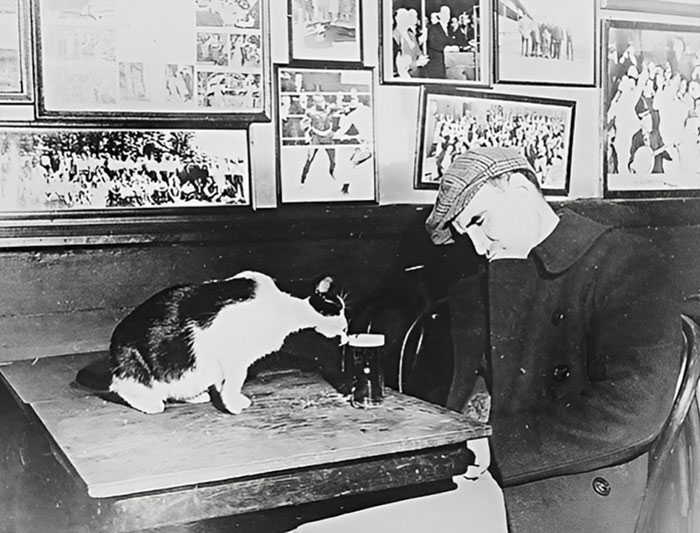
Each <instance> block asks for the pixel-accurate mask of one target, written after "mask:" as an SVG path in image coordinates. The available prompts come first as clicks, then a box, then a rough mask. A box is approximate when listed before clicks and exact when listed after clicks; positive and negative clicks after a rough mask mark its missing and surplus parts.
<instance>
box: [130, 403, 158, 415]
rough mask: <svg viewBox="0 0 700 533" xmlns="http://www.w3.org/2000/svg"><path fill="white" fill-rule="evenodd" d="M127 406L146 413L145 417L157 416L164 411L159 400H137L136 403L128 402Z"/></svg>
mask: <svg viewBox="0 0 700 533" xmlns="http://www.w3.org/2000/svg"><path fill="white" fill-rule="evenodd" d="M129 405H131V407H133V408H134V409H136V410H138V411H141V412H142V413H146V414H147V415H157V414H158V413H162V412H163V411H165V403H163V402H162V401H161V400H148V401H145V400H139V401H138V402H133V401H132V402H129Z"/></svg>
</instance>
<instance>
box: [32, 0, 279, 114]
mask: <svg viewBox="0 0 700 533" xmlns="http://www.w3.org/2000/svg"><path fill="white" fill-rule="evenodd" d="M40 6H41V16H42V18H41V20H42V23H41V28H40V31H41V38H42V47H41V50H40V57H39V59H40V61H39V65H40V66H39V69H40V74H41V79H42V84H41V92H42V97H43V98H42V103H43V106H44V108H45V109H46V110H47V111H49V112H51V111H54V112H61V111H63V112H68V113H70V112H71V111H77V112H89V111H90V112H95V111H125V112H141V111H148V112H155V113H176V114H177V113H184V114H187V113H202V112H207V113H209V112H211V113H238V112H250V113H255V112H261V111H263V109H264V107H265V102H264V96H265V95H264V94H263V89H262V85H263V78H264V76H265V69H264V61H265V60H264V56H265V54H266V52H265V50H264V43H263V31H262V29H261V17H262V11H261V9H262V8H261V5H260V0H141V1H136V0H120V1H119V2H115V1H114V0H51V1H49V0H40ZM131 12H140V13H142V15H143V16H142V17H139V18H135V17H129V16H128V15H127V14H128V13H131ZM163 13H168V24H167V25H160V26H159V25H155V26H154V25H153V24H152V23H151V21H152V20H153V19H155V18H157V17H158V16H160V15H161V14H163ZM126 21H128V22H126ZM160 50H168V54H162V53H159V51H160Z"/></svg>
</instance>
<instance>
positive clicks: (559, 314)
mask: <svg viewBox="0 0 700 533" xmlns="http://www.w3.org/2000/svg"><path fill="white" fill-rule="evenodd" d="M562 320H564V311H562V310H561V309H555V311H554V313H552V326H558V325H559V324H561V322H562Z"/></svg>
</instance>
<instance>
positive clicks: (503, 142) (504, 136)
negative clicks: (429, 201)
mask: <svg viewBox="0 0 700 533" xmlns="http://www.w3.org/2000/svg"><path fill="white" fill-rule="evenodd" d="M572 129H573V103H572V102H564V101H553V100H538V101H525V100H521V99H518V98H515V97H512V96H503V95H499V96H498V97H497V98H496V97H494V98H488V97H484V96H476V95H474V94H471V95H469V94H468V93H466V92H464V95H461V94H460V95H457V94H440V93H437V92H426V95H425V102H424V112H423V117H422V136H421V137H420V138H419V142H420V145H421V146H420V147H419V150H420V151H419V153H421V154H423V155H422V157H421V164H420V169H419V173H418V177H417V183H416V186H417V187H418V188H435V189H436V188H437V187H438V184H439V182H440V179H441V177H442V175H443V174H444V172H445V170H446V169H447V168H448V167H449V165H450V163H451V162H452V160H453V158H454V157H456V156H458V155H460V154H462V153H464V152H466V151H467V150H470V149H472V148H476V147H489V146H501V147H513V148H518V149H520V150H521V151H522V154H523V155H524V156H525V157H526V158H527V160H528V161H529V162H530V164H531V165H532V167H533V169H534V170H535V172H536V174H537V178H538V181H539V184H540V187H541V188H542V190H543V191H545V192H546V193H548V194H566V193H567V191H568V169H569V162H570V151H571V132H572Z"/></svg>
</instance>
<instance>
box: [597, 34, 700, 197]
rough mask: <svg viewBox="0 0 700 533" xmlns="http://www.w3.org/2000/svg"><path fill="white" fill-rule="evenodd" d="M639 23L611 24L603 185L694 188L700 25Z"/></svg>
mask: <svg viewBox="0 0 700 533" xmlns="http://www.w3.org/2000/svg"><path fill="white" fill-rule="evenodd" d="M611 24H612V23H611ZM640 26H641V25H640V24H637V25H635V27H627V26H626V25H624V24H623V23H620V22H616V23H614V25H611V26H610V27H609V28H608V40H607V43H608V47H607V84H606V86H605V87H604V88H603V89H604V91H605V92H604V95H605V106H604V108H605V169H606V171H605V175H606V186H607V188H608V190H610V191H615V190H630V189H635V190H636V189H639V190H649V189H662V190H672V189H698V188H700V29H698V30H695V31H687V28H683V29H679V30H677V31H674V29H673V27H670V28H667V27H664V28H654V27H653V26H646V27H645V26H641V27H640Z"/></svg>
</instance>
